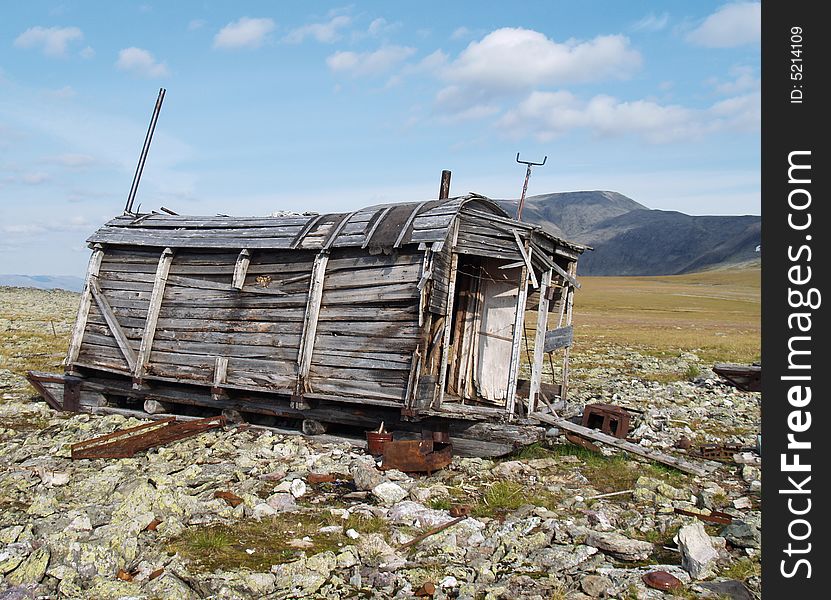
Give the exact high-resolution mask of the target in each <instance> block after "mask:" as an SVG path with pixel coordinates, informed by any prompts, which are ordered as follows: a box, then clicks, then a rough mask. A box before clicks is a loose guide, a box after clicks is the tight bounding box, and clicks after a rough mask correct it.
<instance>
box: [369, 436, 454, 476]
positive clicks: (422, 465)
mask: <svg viewBox="0 0 831 600" xmlns="http://www.w3.org/2000/svg"><path fill="white" fill-rule="evenodd" d="M452 460H453V446H452V445H451V444H444V443H441V442H434V441H433V440H431V439H429V440H402V441H400V442H395V441H391V442H386V443H384V459H383V462H382V463H381V468H382V469H384V470H387V469H398V470H399V471H404V472H405V473H425V472H426V473H427V474H430V473H432V472H433V471H438V470H439V469H443V468H444V467H446V466H447V465H449V464H450V462H451V461H452Z"/></svg>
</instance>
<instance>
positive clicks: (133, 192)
mask: <svg viewBox="0 0 831 600" xmlns="http://www.w3.org/2000/svg"><path fill="white" fill-rule="evenodd" d="M166 91H167V90H165V89H164V88H160V89H159V97H158V98H156V106H155V108H154V109H153V116H152V117H150V126H149V127H148V128H147V135H146V136H145V138H144V146H142V149H141V154H140V155H139V161H138V164H137V165H136V173H135V175H133V184H132V185H131V186H130V193H129V194H128V195H127V204H126V206H125V207H124V212H125V213H128V214H132V212H133V202H135V200H136V193H137V192H138V186H139V181H141V174H142V172H143V171H144V163H145V161H146V160H147V153H148V151H149V150H150V142H152V141H153V132H154V131H155V130H156V121H158V120H159V113H160V112H161V111H162V102H164V95H165V92H166Z"/></svg>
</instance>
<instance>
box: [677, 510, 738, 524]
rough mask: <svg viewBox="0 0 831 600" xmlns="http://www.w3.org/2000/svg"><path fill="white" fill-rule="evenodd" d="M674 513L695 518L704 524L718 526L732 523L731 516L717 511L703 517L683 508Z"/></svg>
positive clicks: (702, 514) (701, 514)
mask: <svg viewBox="0 0 831 600" xmlns="http://www.w3.org/2000/svg"><path fill="white" fill-rule="evenodd" d="M675 513H676V514H679V515H684V516H687V517H695V518H696V519H698V520H699V521H704V522H706V523H717V524H718V525H729V524H730V523H732V522H733V516H732V515H728V514H727V513H725V512H721V511H718V510H714V511H712V512H710V514H709V515H705V514H704V513H698V512H693V511H691V510H684V509H683V508H676V509H675Z"/></svg>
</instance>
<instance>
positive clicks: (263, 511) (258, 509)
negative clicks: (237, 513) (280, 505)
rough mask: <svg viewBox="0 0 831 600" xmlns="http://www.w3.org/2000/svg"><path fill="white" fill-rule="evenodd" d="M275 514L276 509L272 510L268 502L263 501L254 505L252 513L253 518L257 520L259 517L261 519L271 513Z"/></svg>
mask: <svg viewBox="0 0 831 600" xmlns="http://www.w3.org/2000/svg"><path fill="white" fill-rule="evenodd" d="M276 514H277V511H276V510H274V509H273V508H272V507H271V506H269V505H268V504H266V503H265V502H262V503H260V504H257V505H256V506H255V507H254V514H253V516H254V518H255V519H257V520H260V519H262V518H263V517H270V516H272V515H276Z"/></svg>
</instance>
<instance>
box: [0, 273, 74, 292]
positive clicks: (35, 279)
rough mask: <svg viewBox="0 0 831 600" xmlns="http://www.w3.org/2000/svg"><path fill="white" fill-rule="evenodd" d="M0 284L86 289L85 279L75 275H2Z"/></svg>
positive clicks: (42, 288) (52, 288)
mask: <svg viewBox="0 0 831 600" xmlns="http://www.w3.org/2000/svg"><path fill="white" fill-rule="evenodd" d="M0 285H6V286H10V287H28V288H38V289H41V290H54V289H60V290H68V291H70V292H80V291H81V290H83V289H84V280H83V279H82V278H80V277H75V276H73V275H2V274H0Z"/></svg>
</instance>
